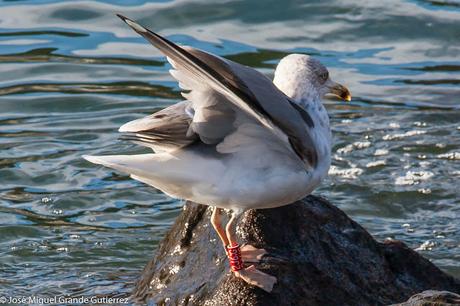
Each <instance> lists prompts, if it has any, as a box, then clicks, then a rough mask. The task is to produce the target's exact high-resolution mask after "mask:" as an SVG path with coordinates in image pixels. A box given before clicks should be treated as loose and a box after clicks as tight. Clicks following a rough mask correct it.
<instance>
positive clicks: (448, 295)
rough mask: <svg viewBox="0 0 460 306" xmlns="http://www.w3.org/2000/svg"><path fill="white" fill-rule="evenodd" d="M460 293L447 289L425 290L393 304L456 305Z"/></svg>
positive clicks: (397, 305) (421, 305)
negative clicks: (404, 300) (402, 301)
mask: <svg viewBox="0 0 460 306" xmlns="http://www.w3.org/2000/svg"><path fill="white" fill-rule="evenodd" d="M458 305H460V295H458V294H455V293H452V292H448V291H435V290H427V291H423V292H422V293H418V294H416V295H414V296H412V297H411V298H410V299H409V300H408V301H407V302H404V303H401V304H395V305H393V306H458Z"/></svg>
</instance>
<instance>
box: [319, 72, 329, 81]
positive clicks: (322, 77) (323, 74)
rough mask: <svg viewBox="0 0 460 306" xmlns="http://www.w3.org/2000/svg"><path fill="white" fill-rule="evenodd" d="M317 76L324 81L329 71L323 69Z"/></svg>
mask: <svg viewBox="0 0 460 306" xmlns="http://www.w3.org/2000/svg"><path fill="white" fill-rule="evenodd" d="M319 78H320V79H321V81H322V82H323V83H324V82H326V81H327V79H328V78H329V72H327V71H325V72H322V73H321V74H320V75H319Z"/></svg>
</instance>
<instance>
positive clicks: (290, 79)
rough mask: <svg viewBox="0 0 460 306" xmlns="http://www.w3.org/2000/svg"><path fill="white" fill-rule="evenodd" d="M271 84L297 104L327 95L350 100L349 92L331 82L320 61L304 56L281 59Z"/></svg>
mask: <svg viewBox="0 0 460 306" xmlns="http://www.w3.org/2000/svg"><path fill="white" fill-rule="evenodd" d="M273 83H275V85H276V86H277V87H278V88H279V89H280V90H281V91H282V92H284V93H285V94H286V95H287V96H288V97H290V98H292V99H293V100H294V101H296V102H298V103H299V104H305V103H308V102H309V101H312V100H320V99H321V98H322V97H324V96H325V95H327V94H332V95H334V96H337V97H339V98H341V99H343V100H345V101H350V100H351V94H350V91H349V90H348V89H347V88H346V87H345V86H343V85H340V84H339V83H336V82H334V81H332V80H331V78H330V77H329V71H327V68H326V67H325V66H324V65H323V64H321V62H320V61H318V60H316V59H314V58H312V57H310V56H308V55H305V54H290V55H288V56H286V57H284V58H283V59H281V61H280V62H279V64H278V66H277V67H276V71H275V78H274V80H273Z"/></svg>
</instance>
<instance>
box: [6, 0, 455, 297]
mask: <svg viewBox="0 0 460 306" xmlns="http://www.w3.org/2000/svg"><path fill="white" fill-rule="evenodd" d="M125 3H126V2H125V1H115V0H114V1H108V0H107V1H53V0H43V1H0V12H1V14H0V148H1V150H0V258H1V261H0V293H1V294H8V295H12V294H14V295H30V294H38V295H41V296H51V295H54V294H69V295H72V296H80V295H92V294H98V295H117V296H124V295H126V294H127V293H128V292H130V290H131V289H132V286H133V282H134V280H135V279H136V277H137V275H139V273H140V271H141V269H142V268H143V266H144V265H145V264H146V263H147V261H148V260H149V258H150V257H151V256H152V254H153V252H154V250H155V248H156V246H157V244H158V242H159V241H160V240H161V238H162V237H163V235H164V234H165V232H166V231H167V230H168V227H169V226H170V225H171V223H172V222H173V221H174V219H175V217H176V216H177V214H178V213H179V212H180V210H181V202H179V201H176V200H172V199H170V198H168V197H167V196H165V195H163V194H161V193H160V192H158V191H156V190H154V189H153V188H150V187H147V186H145V185H143V184H141V183H138V182H135V181H133V180H131V179H129V177H128V176H126V175H123V174H120V173H118V172H114V171H112V170H110V169H107V168H101V167H98V166H95V165H92V164H90V163H88V162H86V161H84V160H82V159H81V155H83V154H99V153H114V152H119V153H121V152H123V153H134V152H141V151H144V149H142V148H139V147H137V146H135V145H132V144H129V143H124V142H120V141H119V140H118V134H117V129H118V127H119V126H120V125H121V124H123V123H125V122H127V121H129V120H132V119H135V118H138V117H141V116H143V115H146V114H150V113H152V112H154V111H156V110H158V109H161V108H162V107H165V106H168V105H170V104H173V103H176V102H178V101H179V99H180V95H179V90H178V87H177V85H176V84H175V82H173V80H172V78H171V77H170V76H169V75H168V72H167V70H168V69H169V67H168V66H167V65H165V61H164V58H162V57H160V56H159V52H158V51H156V50H155V49H153V48H152V47H150V46H149V45H148V44H146V43H145V42H144V40H143V39H142V38H141V37H139V36H137V35H136V34H135V33H134V32H132V31H131V30H130V29H129V28H128V27H127V26H126V25H125V24H123V23H122V22H121V21H120V20H119V19H118V18H116V17H115V16H114V13H116V12H122V13H124V14H126V15H128V16H130V17H131V18H133V19H136V20H138V21H140V22H141V23H143V24H145V25H147V26H149V27H152V28H154V29H156V30H157V31H159V32H161V33H162V34H164V35H167V36H168V37H169V38H170V39H172V40H174V41H176V42H179V43H183V44H189V45H192V46H195V47H199V48H202V49H205V50H207V51H210V52H214V53H217V54H219V55H223V56H225V57H227V58H229V59H232V60H235V61H238V62H241V63H244V64H247V65H251V66H253V67H256V68H258V69H260V70H261V71H262V72H264V73H266V74H267V75H269V76H271V75H272V72H273V67H274V66H275V65H276V63H277V61H278V60H279V59H280V58H281V57H283V56H284V55H285V54H287V53H291V52H304V53H308V54H311V55H314V56H315V57H317V58H318V59H320V60H321V61H322V62H323V63H324V64H326V65H327V66H328V67H329V70H330V73H331V76H332V77H333V79H335V80H336V81H339V82H341V83H343V84H345V85H347V86H348V87H349V88H350V90H351V92H352V94H353V101H352V102H351V103H349V104H346V103H343V102H341V101H336V100H328V101H326V105H327V108H328V110H329V112H330V116H331V121H332V126H333V132H334V138H335V140H334V141H335V146H334V149H333V150H334V161H333V164H334V166H333V168H332V169H331V175H330V177H329V178H328V179H327V180H326V181H325V182H324V183H323V185H322V186H321V188H320V189H318V190H317V191H316V192H315V193H316V194H321V195H324V196H326V197H327V198H329V199H330V200H331V201H332V202H333V203H334V204H335V205H337V206H338V207H340V208H341V209H343V210H344V211H346V212H347V213H348V214H349V215H350V216H351V217H352V218H353V219H354V220H356V221H358V222H359V223H361V224H362V225H363V226H364V227H365V228H367V229H368V230H369V231H370V232H371V233H372V234H373V235H374V236H375V237H376V238H378V239H381V240H382V239H385V238H386V237H393V238H396V239H400V240H403V241H404V242H406V243H407V244H408V245H409V246H410V247H412V248H414V249H417V250H419V252H420V253H422V254H423V255H424V256H426V257H428V258H430V259H431V260H432V261H433V262H434V263H436V264H437V265H438V266H439V267H441V268H442V269H443V270H445V271H448V272H449V273H451V274H452V275H455V276H457V277H460V256H459V254H460V232H459V226H460V218H459V217H460V208H459V207H460V206H459V204H460V200H459V199H460V191H459V188H458V187H459V186H460V185H459V181H460V180H459V178H460V120H459V119H460V107H459V106H460V89H459V84H460V2H459V1H456V0H449V1H422V0H419V1H393V0H388V1H366V2H364V1H356V0H355V1H321V3H313V2H312V3H308V2H301V1H264V4H263V5H262V4H261V2H260V1H256V0H252V1H218V2H215V3H213V4H211V3H210V2H209V1H204V0H202V1H193V2H192V1H158V2H157V3H150V2H146V1H142V0H137V1H130V2H129V3H130V4H129V5H126V4H125Z"/></svg>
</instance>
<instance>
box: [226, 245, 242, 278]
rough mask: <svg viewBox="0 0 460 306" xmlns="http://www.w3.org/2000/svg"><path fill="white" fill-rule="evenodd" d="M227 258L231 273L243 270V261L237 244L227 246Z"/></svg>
mask: <svg viewBox="0 0 460 306" xmlns="http://www.w3.org/2000/svg"><path fill="white" fill-rule="evenodd" d="M227 257H228V260H229V261H230V267H231V268H232V271H233V272H236V271H240V270H242V269H243V259H242V258H241V249H240V245H239V244H238V243H234V244H231V245H229V246H227Z"/></svg>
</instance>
